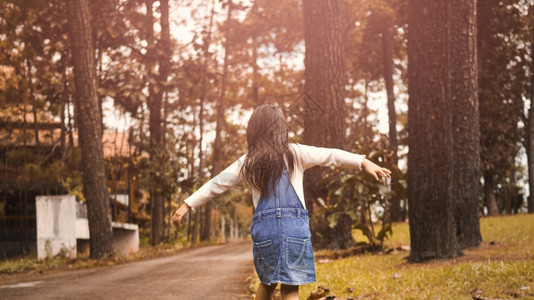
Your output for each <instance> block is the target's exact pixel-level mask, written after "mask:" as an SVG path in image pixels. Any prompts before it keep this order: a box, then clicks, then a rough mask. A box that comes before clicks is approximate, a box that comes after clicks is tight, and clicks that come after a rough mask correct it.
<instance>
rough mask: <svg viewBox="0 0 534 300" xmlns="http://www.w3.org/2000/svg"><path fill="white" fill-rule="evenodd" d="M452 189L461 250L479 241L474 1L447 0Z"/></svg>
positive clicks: (478, 138) (478, 136) (477, 119)
mask: <svg viewBox="0 0 534 300" xmlns="http://www.w3.org/2000/svg"><path fill="white" fill-rule="evenodd" d="M449 5H450V8H449V9H450V13H449V20H450V25H451V27H450V29H449V30H450V32H451V33H450V35H449V43H450V46H449V49H450V51H451V53H450V56H449V57H450V62H451V65H450V70H451V72H450V76H451V79H450V80H451V92H450V93H451V94H450V95H451V100H452V126H453V127H452V132H453V140H454V145H453V156H454V160H453V161H454V165H453V177H452V179H453V189H452V192H453V194H452V196H453V201H454V205H455V206H454V217H455V225H456V238H457V240H458V244H459V246H460V248H461V249H465V248H469V247H476V246H478V245H479V244H480V243H481V242H482V236H481V235H480V221H479V215H478V198H479V197H478V196H479V193H480V130H479V112H478V72H477V26H476V0H449Z"/></svg>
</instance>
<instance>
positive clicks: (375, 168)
mask: <svg viewBox="0 0 534 300" xmlns="http://www.w3.org/2000/svg"><path fill="white" fill-rule="evenodd" d="M362 167H363V169H364V170H365V171H366V172H367V173H369V174H371V175H372V176H373V177H374V178H375V179H376V180H380V178H379V176H381V177H386V178H391V171H390V170H388V169H386V168H382V167H380V166H379V165H377V164H375V163H373V162H372V161H370V160H368V159H367V158H364V159H363V161H362Z"/></svg>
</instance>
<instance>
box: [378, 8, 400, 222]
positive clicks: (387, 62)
mask: <svg viewBox="0 0 534 300" xmlns="http://www.w3.org/2000/svg"><path fill="white" fill-rule="evenodd" d="M392 30H393V25H392V24H391V18H390V17H389V16H386V17H384V19H383V24H382V57H383V60H384V82H385V83H386V93H387V97H388V117H389V141H390V148H391V151H393V161H392V163H393V164H394V165H397V162H398V157H397V148H398V144H399V143H398V141H397V112H396V110H395V92H394V90H393V33H392V32H391V31H392ZM397 184H399V183H398V178H395V177H393V178H392V180H391V189H392V190H395V185H397ZM390 220H391V221H392V222H402V221H404V219H403V214H402V210H401V206H400V198H399V197H398V196H395V197H393V198H392V199H391V208H390Z"/></svg>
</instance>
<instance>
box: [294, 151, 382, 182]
mask: <svg viewBox="0 0 534 300" xmlns="http://www.w3.org/2000/svg"><path fill="white" fill-rule="evenodd" d="M294 145H295V147H294V149H295V151H296V153H297V156H298V159H300V163H301V164H302V167H303V168H304V169H308V168H311V167H313V166H332V165H333V166H338V167H345V168H352V169H360V168H363V169H364V170H365V171H366V172H367V173H369V174H371V175H372V176H373V177H374V178H375V179H376V180H379V179H380V177H386V178H391V171H390V170H388V169H386V168H382V167H380V166H378V165H377V164H375V163H373V162H371V161H370V160H368V159H366V158H365V155H360V154H355V153H351V152H348V151H344V150H340V149H336V148H324V147H315V146H308V145H302V144H294Z"/></svg>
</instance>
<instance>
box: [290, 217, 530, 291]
mask: <svg viewBox="0 0 534 300" xmlns="http://www.w3.org/2000/svg"><path fill="white" fill-rule="evenodd" d="M480 223H481V233H482V237H483V240H484V242H483V244H482V245H481V246H480V247H477V248H474V249H468V250H465V251H464V254H465V255H464V256H463V257H460V258H457V259H452V260H440V261H431V262H428V263H424V264H408V263H407V262H406V256H407V255H408V254H409V252H408V251H395V252H393V254H363V255H357V256H351V257H346V258H341V259H328V258H326V259H325V258H323V259H321V260H318V262H316V268H317V282H316V283H313V284H308V285H304V286H302V287H301V289H300V293H299V294H300V298H301V299H306V298H308V296H309V295H310V294H311V293H312V292H314V291H316V290H317V288H318V287H319V286H323V287H327V288H328V289H329V294H333V295H336V296H337V297H341V298H354V299H472V296H471V294H472V293H473V292H475V293H477V294H479V295H481V296H483V297H491V298H502V299H514V298H521V299H534V257H533V256H532V254H533V253H534V252H533V250H534V215H516V216H503V217H492V218H482V219H481V220H480ZM354 237H355V239H356V240H357V241H366V238H365V237H364V236H362V235H361V234H360V233H359V232H358V231H355V232H354ZM491 242H492V243H491ZM385 245H386V248H388V247H391V248H394V247H398V246H409V245H410V239H409V228H408V224H407V223H399V224H395V225H394V226H393V236H392V237H391V239H389V240H388V241H387V242H386V243H385ZM329 253H332V252H331V251H317V252H316V255H318V256H323V257H325V256H326V257H328V254H329ZM321 262H322V263H321Z"/></svg>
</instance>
